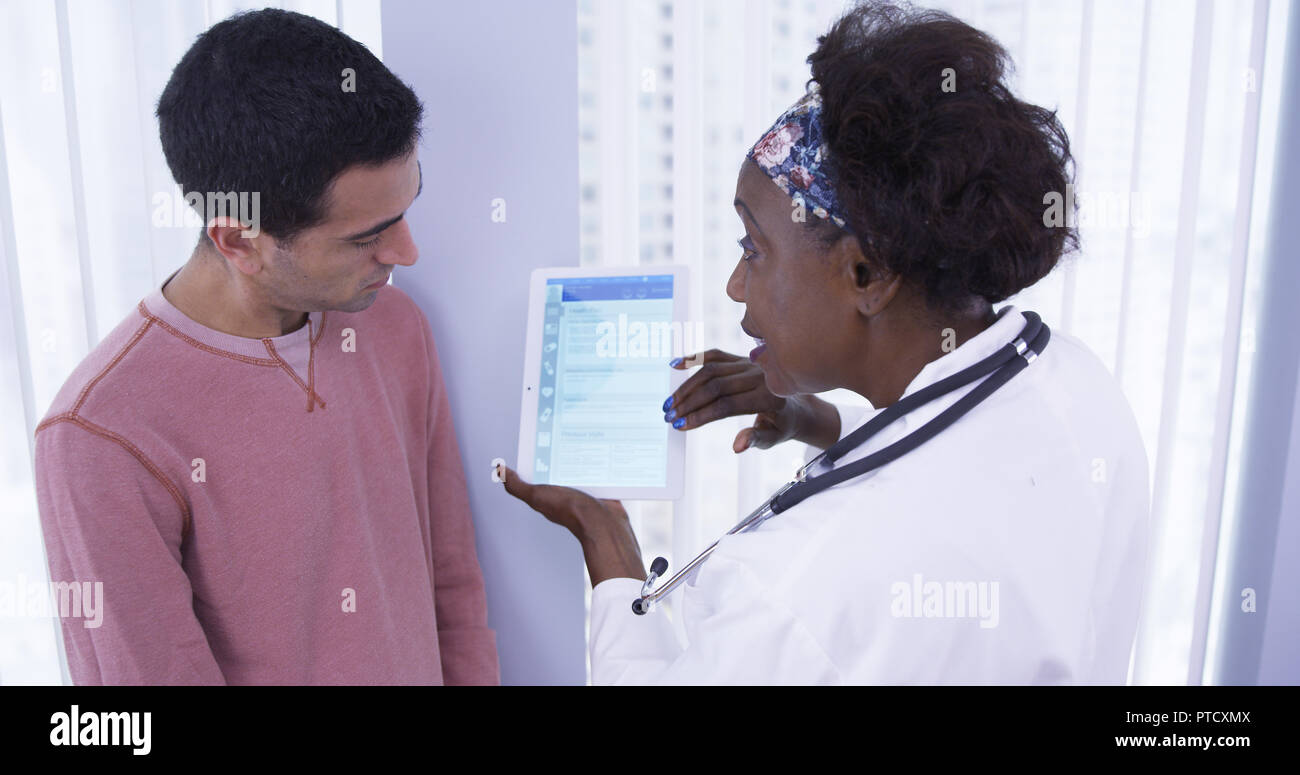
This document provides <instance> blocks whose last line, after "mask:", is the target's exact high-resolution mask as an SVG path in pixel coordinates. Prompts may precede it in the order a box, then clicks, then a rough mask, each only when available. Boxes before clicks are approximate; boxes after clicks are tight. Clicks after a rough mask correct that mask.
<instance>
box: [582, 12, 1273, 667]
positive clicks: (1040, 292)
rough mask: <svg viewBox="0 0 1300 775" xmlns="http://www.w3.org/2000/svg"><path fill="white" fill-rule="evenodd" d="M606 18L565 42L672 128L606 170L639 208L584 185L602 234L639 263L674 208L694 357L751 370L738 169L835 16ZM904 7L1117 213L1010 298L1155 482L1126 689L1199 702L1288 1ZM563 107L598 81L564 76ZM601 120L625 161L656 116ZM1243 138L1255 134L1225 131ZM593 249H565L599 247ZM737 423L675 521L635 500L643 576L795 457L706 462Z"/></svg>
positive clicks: (719, 427)
mask: <svg viewBox="0 0 1300 775" xmlns="http://www.w3.org/2000/svg"><path fill="white" fill-rule="evenodd" d="M617 4H618V3H617V0H605V1H604V2H600V1H597V2H594V3H593V4H592V5H591V6H590V7H589V9H586V10H580V11H579V17H580V21H581V24H583V25H591V26H593V27H594V28H596V29H598V30H599V34H598V35H597V36H596V37H595V39H594V40H593V41H591V43H590V44H589V45H587V44H584V45H582V46H580V50H579V59H580V60H585V59H593V60H599V61H601V62H602V63H605V64H606V65H607V67H606V69H605V70H603V71H602V72H601V73H600V78H601V79H609V81H612V82H614V83H624V84H631V83H634V80H633V77H634V74H635V72H636V71H637V69H639V68H641V67H671V68H672V73H673V79H672V82H671V85H670V86H667V88H665V89H664V93H663V95H662V97H663V99H662V106H663V107H662V111H667V112H670V113H671V126H672V133H671V135H667V134H665V135H664V136H662V137H657V138H654V139H651V140H643V142H652V143H656V144H657V145H656V148H655V150H657V151H659V152H660V153H661V154H663V158H664V164H663V165H662V167H660V168H659V169H653V170H651V169H647V168H644V167H642V168H639V169H624V170H622V171H621V172H620V175H623V176H627V177H630V178H631V179H635V178H636V177H637V176H645V177H651V176H653V175H659V174H663V173H665V172H669V171H670V175H671V178H672V184H671V186H665V187H664V188H663V190H662V194H661V195H659V196H658V197H656V201H655V202H653V203H652V202H648V201H646V200H645V199H644V197H643V198H642V201H640V202H639V203H637V206H628V205H629V203H627V202H624V201H622V200H619V199H618V198H617V197H618V193H617V191H615V190H611V189H610V188H608V187H603V188H602V189H601V190H602V196H603V197H604V198H603V200H602V201H603V203H604V205H605V206H604V207H603V208H602V209H601V210H600V212H601V213H602V215H603V216H604V217H606V218H611V217H612V218H618V219H621V221H622V224H621V226H620V228H618V229H616V230H614V231H611V232H609V234H617V235H618V236H619V238H620V239H623V240H626V241H630V242H632V243H633V244H642V245H643V246H644V245H645V244H646V243H648V242H649V241H655V242H658V241H659V240H660V239H661V238H660V236H659V232H658V231H657V230H656V231H655V233H649V232H647V231H644V230H643V232H642V233H638V232H637V227H638V225H640V224H638V213H639V212H643V211H644V209H645V208H647V207H648V206H650V205H651V204H656V205H658V206H659V208H660V209H662V210H663V211H665V212H671V213H672V217H673V221H672V226H671V231H672V242H671V248H672V250H671V253H669V251H668V250H667V247H668V246H667V245H664V249H663V254H664V255H671V256H673V257H675V260H677V261H680V262H682V263H686V264H689V265H690V266H691V269H692V275H693V281H694V283H695V287H694V292H695V294H696V297H697V300H698V306H697V307H696V309H697V310H698V314H699V317H700V320H701V321H702V323H703V328H704V333H705V337H706V342H707V343H708V346H715V347H719V348H721V349H724V350H728V351H731V352H737V353H743V352H746V351H747V350H748V347H747V346H746V342H745V339H744V337H743V334H742V332H741V331H740V329H739V326H738V325H737V321H738V320H739V319H740V316H741V314H742V310H741V309H740V307H739V305H736V304H734V303H732V302H731V301H730V300H729V299H728V298H727V297H726V296H725V294H724V292H723V289H724V286H725V283H726V279H727V277H728V276H729V275H730V273H731V270H732V267H733V266H734V262H735V259H736V258H738V254H737V251H736V248H735V245H734V239H735V236H736V234H737V233H738V232H737V230H738V229H739V228H740V227H739V224H738V222H737V221H736V220H735V218H734V216H733V215H732V205H731V199H732V194H733V192H734V189H735V179H736V174H737V171H738V168H739V164H740V160H741V159H742V158H743V156H744V153H745V151H746V150H747V149H748V147H749V145H750V144H751V143H752V142H753V141H754V140H755V139H757V136H758V133H760V132H761V131H763V130H764V129H766V128H767V126H768V125H769V123H770V122H771V121H772V120H773V119H774V118H775V117H776V116H777V115H779V113H780V112H781V111H782V110H784V109H785V108H786V107H788V106H789V105H790V104H791V103H792V102H793V101H794V100H795V99H796V98H797V96H798V95H799V94H800V93H801V92H802V90H803V88H804V84H805V82H806V81H807V79H808V77H809V74H808V69H807V65H806V63H805V58H806V57H807V56H808V54H809V53H811V52H812V50H813V49H814V47H815V40H816V37H817V35H819V34H821V33H822V32H824V31H825V29H826V28H827V26H828V25H829V24H830V22H831V21H832V20H834V19H835V18H836V17H837V16H838V15H839V13H840V12H841V10H842V8H843V3H841V2H839V0H807V2H803V3H795V4H792V3H788V2H786V1H785V0H781V2H771V1H770V0H769V1H760V2H741V0H716V1H714V2H709V3H703V4H700V3H692V2H685V0H683V1H682V2H675V3H671V4H670V5H672V7H673V11H672V14H671V30H670V31H669V32H670V34H669V33H666V32H665V30H664V29H663V27H662V26H646V25H638V24H637V23H636V21H635V16H634V15H633V14H625V15H620V14H618V13H614V12H612V8H613V6H615V5H617ZM923 5H938V6H940V7H943V8H944V9H945V10H948V11H950V12H952V13H954V14H955V15H957V16H958V17H959V18H962V19H964V20H966V21H967V22H969V23H970V24H972V25H973V26H975V27H976V28H978V29H981V30H984V31H986V32H988V33H990V34H991V35H993V36H994V37H995V38H997V39H998V40H999V41H1000V42H1001V43H1002V44H1003V45H1004V46H1005V47H1006V48H1007V49H1008V50H1009V51H1010V53H1011V56H1012V58H1013V60H1014V61H1015V63H1016V66H1017V73H1018V74H1019V75H1018V79H1017V80H1016V81H1015V82H1014V87H1015V88H1016V90H1017V91H1018V92H1019V93H1020V95H1021V96H1022V97H1024V98H1025V99H1028V100H1030V101H1032V102H1035V103H1038V104H1040V105H1044V106H1047V107H1052V108H1057V109H1059V111H1060V116H1061V118H1062V121H1063V122H1064V123H1065V125H1066V128H1067V130H1068V131H1069V133H1070V138H1071V142H1072V145H1073V150H1074V153H1075V157H1076V161H1077V163H1078V169H1079V176H1078V180H1077V181H1076V186H1077V188H1078V191H1079V192H1080V193H1083V194H1085V195H1089V196H1093V197H1095V198H1096V201H1097V203H1101V202H1103V201H1104V202H1106V203H1108V204H1107V206H1108V207H1113V208H1114V209H1113V210H1109V211H1105V212H1107V213H1109V215H1103V216H1102V217H1098V218H1094V219H1093V221H1092V222H1090V223H1086V224H1081V226H1082V239H1083V250H1082V251H1081V253H1080V254H1078V255H1077V256H1075V257H1073V258H1070V259H1067V260H1066V261H1064V262H1063V263H1062V265H1061V266H1059V267H1058V268H1057V270H1056V271H1055V272H1053V273H1052V275H1050V276H1049V277H1047V278H1045V279H1044V280H1043V281H1041V282H1040V283H1038V284H1037V285H1036V286H1034V287H1033V288H1030V289H1028V290H1026V291H1025V292H1024V293H1022V294H1021V295H1020V296H1019V297H1018V298H1016V299H1013V300H1011V301H1012V303H1015V304H1016V305H1017V306H1020V307H1022V308H1028V309H1034V310H1037V311H1038V312H1040V313H1041V314H1042V315H1043V317H1044V319H1045V320H1047V321H1048V322H1049V323H1051V324H1052V326H1053V328H1054V329H1055V330H1057V331H1061V332H1064V333H1068V334H1070V335H1073V336H1075V337H1078V338H1079V339H1081V340H1083V341H1084V342H1085V343H1086V344H1087V345H1088V346H1089V347H1090V348H1091V349H1092V350H1093V351H1094V352H1095V353H1097V355H1098V356H1099V357H1100V358H1101V359H1102V360H1103V361H1104V362H1105V363H1106V365H1107V366H1108V367H1109V368H1110V369H1111V370H1112V372H1113V373H1115V374H1116V376H1117V377H1118V379H1119V381H1120V382H1121V385H1122V387H1123V389H1124V391H1125V393H1126V394H1127V396H1128V398H1129V401H1130V403H1131V405H1132V406H1133V409H1134V412H1135V414H1136V415H1137V417H1138V418H1139V423H1140V426H1141V430H1142V434H1143V437H1144V441H1145V443H1146V448H1147V454H1148V458H1149V461H1150V466H1151V476H1152V495H1153V512H1152V519H1153V526H1154V529H1153V533H1152V550H1153V554H1152V557H1151V561H1152V565H1151V570H1150V575H1149V583H1148V588H1149V594H1148V596H1147V598H1146V605H1145V611H1144V621H1143V623H1142V625H1141V629H1140V631H1139V634H1138V643H1137V646H1136V648H1135V661H1134V674H1133V680H1134V681H1135V682H1138V683H1184V682H1188V681H1189V680H1190V682H1192V683H1197V682H1199V680H1200V679H1199V675H1200V674H1199V672H1198V670H1197V667H1198V665H1199V664H1200V661H1201V658H1202V655H1203V646H1204V643H1205V632H1204V628H1202V629H1201V630H1200V631H1199V632H1198V631H1196V622H1197V620H1198V612H1199V613H1204V612H1205V611H1206V610H1207V609H1208V605H1209V600H1208V592H1207V591H1206V590H1207V587H1206V580H1207V579H1208V578H1210V576H1209V575H1208V574H1209V573H1210V571H1211V570H1212V568H1211V567H1209V566H1212V565H1213V563H1212V562H1203V561H1202V557H1203V556H1209V557H1211V558H1212V557H1213V550H1214V547H1213V545H1210V544H1207V543H1204V542H1203V541H1204V540H1207V539H1203V536H1212V535H1215V534H1217V531H1215V530H1209V531H1207V530H1206V529H1205V527H1206V525H1207V521H1208V524H1210V525H1211V527H1213V526H1214V525H1215V524H1217V523H1218V522H1219V520H1220V519H1221V517H1222V516H1223V514H1222V512H1223V509H1222V508H1221V506H1220V504H1222V503H1230V502H1231V500H1230V499H1229V498H1227V497H1226V495H1225V488H1227V489H1230V488H1231V486H1232V482H1233V481H1234V480H1233V478H1232V477H1231V476H1230V473H1231V461H1232V457H1231V456H1230V455H1229V445H1230V442H1232V443H1234V444H1235V443H1237V442H1236V441H1234V440H1233V439H1232V437H1231V435H1230V433H1229V430H1230V429H1233V428H1239V425H1240V423H1236V424H1233V423H1231V422H1230V420H1231V419H1232V417H1233V416H1234V412H1236V413H1237V415H1238V416H1239V414H1240V411H1241V408H1240V393H1239V391H1235V387H1236V385H1237V384H1239V382H1240V380H1241V379H1243V378H1244V376H1245V375H1247V374H1248V373H1249V369H1250V363H1251V358H1252V354H1251V352H1250V350H1249V349H1248V348H1239V347H1238V346H1237V341H1238V338H1239V337H1248V336H1249V333H1250V330H1251V320H1252V314H1253V298H1254V295H1255V290H1254V287H1253V286H1252V283H1255V284H1257V283H1258V278H1255V277H1253V275H1251V274H1250V273H1247V272H1245V271H1244V269H1245V268H1246V267H1248V266H1250V265H1252V264H1253V263H1254V262H1255V260H1256V257H1257V256H1258V255H1259V254H1260V253H1261V251H1262V248H1263V245H1262V238H1263V233H1264V230H1263V228H1262V225H1263V224H1262V219H1263V217H1264V216H1266V215H1267V212H1268V191H1269V181H1270V172H1271V166H1272V146H1273V144H1274V143H1275V141H1276V137H1275V135H1276V124H1277V120H1276V105H1277V102H1278V83H1279V81H1280V80H1281V69H1280V67H1281V58H1280V55H1281V51H1280V49H1281V42H1282V36H1281V34H1280V32H1281V31H1283V30H1284V29H1285V26H1286V24H1285V17H1286V15H1287V13H1288V11H1289V10H1290V3H1288V2H1281V0H1274V1H1273V2H1267V0H1265V1H1264V2H1256V3H1252V4H1245V3H1237V2H1231V1H1230V0H1217V1H1216V2H1211V3H1206V4H1203V5H1202V4H1197V5H1193V4H1186V3H1177V2H1169V1H1168V0H1145V2H1138V3H1133V2H1120V1H1119V0H1095V1H1094V0H1087V1H1085V0H1061V2H1053V3H1041V2H1032V1H1030V0H997V1H996V2H995V1H994V0H983V1H979V0H966V1H965V2H961V1H957V0H954V1H952V2H939V3H923ZM791 6H793V7H791ZM1198 9H1203V11H1202V12H1201V13H1200V14H1199V15H1198ZM1264 12H1267V31H1268V33H1269V35H1268V40H1267V45H1265V40H1264V38H1263V37H1262V36H1259V35H1256V36H1255V37H1252V35H1253V34H1254V33H1257V32H1261V31H1263V30H1265V14H1264ZM665 18H666V17H665ZM647 40H659V41H661V42H662V45H661V46H653V45H647V43H646V41H647ZM620 50H635V51H637V52H639V56H640V57H641V59H639V60H637V61H635V63H633V62H631V61H624V63H623V64H621V65H619V66H617V67H614V68H612V69H611V68H610V67H608V65H610V64H611V63H616V62H618V61H619V60H617V59H615V58H612V57H609V56H608V52H610V51H620ZM1265 53H1267V57H1265ZM609 81H603V83H605V84H608V82H609ZM661 86H665V84H663V83H661ZM579 88H581V89H595V88H597V85H596V84H595V83H592V82H590V81H583V80H582V79H580V85H579ZM601 88H606V89H608V88H609V87H608V85H605V86H602V87H601ZM602 110H603V111H604V112H603V114H602V115H603V121H602V126H604V127H607V128H609V129H610V130H611V131H610V132H607V133H606V134H603V135H600V136H598V137H597V138H596V140H595V143H596V144H597V145H598V146H599V147H600V148H601V149H602V153H604V154H606V155H605V156H602V158H609V156H608V154H610V153H612V152H613V150H612V149H623V151H624V152H626V150H627V149H628V148H629V145H628V143H629V142H630V141H632V139H633V138H634V137H636V136H637V134H638V132H637V130H636V128H637V127H638V126H641V125H643V124H646V123H651V122H658V121H659V119H660V116H661V115H662V112H661V111H660V110H658V109H655V108H652V107H651V106H649V105H644V106H642V107H641V108H640V109H632V108H631V107H630V106H629V104H628V103H617V102H610V103H607V104H604V105H602ZM1256 123H1257V125H1258V127H1259V131H1258V135H1257V136H1256V135H1254V134H1249V133H1246V132H1244V131H1243V127H1245V128H1249V127H1253V126H1255V125H1256ZM1189 127H1190V128H1192V129H1197V128H1199V129H1202V130H1203V136H1201V142H1200V144H1199V145H1195V146H1187V142H1188V139H1189V138H1190V139H1191V140H1192V142H1196V140H1197V137H1198V136H1197V133H1196V132H1189V131H1188V130H1189ZM641 137H642V138H645V137H647V135H641ZM631 158H635V157H631ZM1182 181H1188V184H1187V185H1185V186H1184V185H1182ZM1191 181H1199V185H1198V186H1195V187H1193V186H1192V185H1191ZM638 208H641V209H640V210H639V209H638ZM586 212H587V213H592V212H594V211H592V210H589V211H586ZM1098 212H1101V211H1100V210H1099V211H1098ZM1112 216H1113V217H1112ZM584 217H585V216H584ZM1234 224H1235V225H1234ZM1242 224H1244V226H1243V225H1242ZM605 236H606V234H605V233H601V234H596V235H588V236H585V237H584V239H589V240H594V241H596V242H597V243H598V244H599V243H600V240H603V239H604V238H605ZM599 252H600V255H603V256H606V257H612V256H616V255H618V251H614V250H608V249H606V250H601V251H599ZM638 252H639V253H640V254H641V255H642V256H643V259H644V258H645V257H646V256H648V255H649V254H650V253H649V252H648V251H646V250H644V247H643V250H641V251H638ZM629 254H631V255H636V253H635V252H633V253H629ZM609 260H617V259H616V258H609ZM1193 310H1194V311H1195V313H1194V314H1193V313H1192V311H1193ZM1234 396H1235V398H1234ZM837 398H838V399H841V400H854V399H855V398H856V397H855V396H839V397H837ZM859 400H860V399H859ZM1234 402H1235V403H1234ZM744 424H745V423H743V422H742V421H741V420H739V419H736V420H733V421H726V422H720V423H715V424H714V425H712V426H708V427H706V428H703V429H700V430H697V431H693V432H692V433H691V435H690V436H689V438H688V450H689V451H688V465H689V467H690V470H691V471H692V477H691V480H692V481H691V482H690V483H689V484H688V496H687V497H686V498H685V499H684V501H683V503H682V504H681V505H680V506H679V508H678V509H677V510H676V512H675V513H670V510H669V509H668V508H667V507H666V506H665V505H664V504H653V505H651V504H633V509H632V515H633V520H634V526H635V527H636V528H637V534H638V536H639V537H640V539H641V542H642V549H643V553H644V554H645V556H646V559H647V562H648V561H649V560H650V559H652V558H653V557H655V556H656V555H664V556H666V557H668V558H669V561H670V568H671V567H673V566H680V565H681V564H682V563H684V562H686V561H687V560H688V559H689V558H691V557H693V556H694V555H695V553H696V552H697V551H698V550H700V549H702V548H703V547H704V546H705V545H707V544H708V543H709V542H711V541H712V540H713V539H714V538H716V537H717V536H718V535H719V534H720V533H722V532H723V531H725V530H726V529H727V528H729V527H730V526H731V525H732V524H734V523H735V522H736V521H737V520H738V519H739V518H740V517H741V516H743V515H744V513H747V512H748V510H749V509H750V508H752V507H753V506H755V505H757V503H758V502H759V501H760V500H761V499H762V498H763V497H766V495H767V494H768V493H769V492H770V491H772V490H773V489H775V487H777V486H779V484H781V483H782V482H784V481H785V480H786V478H788V476H789V474H790V473H791V472H792V471H793V470H794V469H795V468H796V467H797V466H798V464H799V463H800V462H802V455H801V452H802V451H801V450H797V449H793V448H789V449H777V450H772V451H770V452H768V453H759V454H755V453H752V452H751V453H745V454H744V455H742V456H740V458H739V459H738V460H737V459H735V458H733V457H732V456H731V455H730V454H719V450H724V451H725V450H728V449H730V442H731V439H732V437H733V436H734V434H735V433H736V432H737V431H738V430H739V429H740V428H741V427H743V425H744ZM787 446H789V447H793V446H795V445H787ZM1206 551H1208V552H1209V554H1208V555H1206V554H1205V552H1206ZM1198 589H1199V590H1200V593H1199V594H1198ZM1189 676H1190V679H1189Z"/></svg>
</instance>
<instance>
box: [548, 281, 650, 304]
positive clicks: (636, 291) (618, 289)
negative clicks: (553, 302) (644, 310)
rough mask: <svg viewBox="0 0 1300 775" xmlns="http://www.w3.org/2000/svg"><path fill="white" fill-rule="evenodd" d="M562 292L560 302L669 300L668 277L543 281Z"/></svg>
mask: <svg viewBox="0 0 1300 775" xmlns="http://www.w3.org/2000/svg"><path fill="white" fill-rule="evenodd" d="M546 284H547V285H559V286H562V287H563V288H564V295H563V297H562V298H563V301H609V300H612V299H671V298H672V297H673V276H672V275H670V274H652V275H635V276H632V277H565V278H553V279H550V280H547V281H546Z"/></svg>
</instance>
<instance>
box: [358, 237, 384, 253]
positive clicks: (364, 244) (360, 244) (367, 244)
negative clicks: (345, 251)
mask: <svg viewBox="0 0 1300 775" xmlns="http://www.w3.org/2000/svg"><path fill="white" fill-rule="evenodd" d="M382 236H383V235H382V234H377V235H375V238H374V239H372V240H367V241H365V242H353V243H352V246H353V247H355V248H356V249H357V250H360V249H361V248H368V247H370V246H371V245H374V244H376V243H378V242H379V238H380V237H382Z"/></svg>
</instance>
